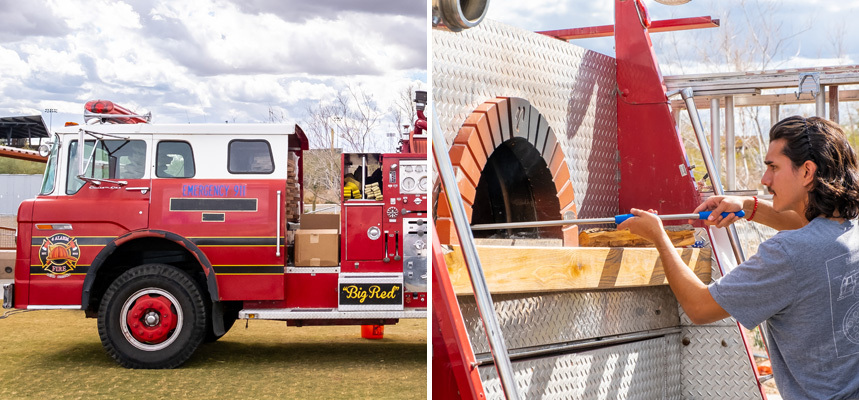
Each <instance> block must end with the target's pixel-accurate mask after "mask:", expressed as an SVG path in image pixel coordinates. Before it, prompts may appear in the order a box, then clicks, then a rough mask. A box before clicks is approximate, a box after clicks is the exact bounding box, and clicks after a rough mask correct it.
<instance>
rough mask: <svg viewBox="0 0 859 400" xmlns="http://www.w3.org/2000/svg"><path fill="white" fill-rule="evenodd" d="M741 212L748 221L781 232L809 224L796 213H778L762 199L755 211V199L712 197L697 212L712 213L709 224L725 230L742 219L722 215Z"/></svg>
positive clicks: (790, 211)
mask: <svg viewBox="0 0 859 400" xmlns="http://www.w3.org/2000/svg"><path fill="white" fill-rule="evenodd" d="M740 210H743V211H744V212H745V213H746V218H747V219H748V218H752V221H754V222H757V223H759V224H763V225H766V226H769V227H770V228H773V229H776V230H779V231H783V230H791V229H799V228H802V227H803V226H805V225H806V224H808V221H807V220H806V219H805V217H804V216H802V215H799V214H797V213H796V212H795V211H793V210H787V211H781V212H779V211H776V210H774V209H773V206H772V203H771V202H769V201H767V200H763V199H760V198H758V208H757V210H755V198H754V197H747V196H712V197H710V198H708V199H707V200H705V201H704V202H703V203H701V204H700V205H699V206H698V208H696V209H695V212H699V211H712V214H710V219H709V220H707V224H709V225H716V227H719V228H724V227H726V226H728V225H730V224H733V223H734V222H736V221H737V220H738V219H740V218H739V217H737V216H735V215H730V216H727V217H724V218H723V217H722V215H721V214H722V213H723V212H735V211H740Z"/></svg>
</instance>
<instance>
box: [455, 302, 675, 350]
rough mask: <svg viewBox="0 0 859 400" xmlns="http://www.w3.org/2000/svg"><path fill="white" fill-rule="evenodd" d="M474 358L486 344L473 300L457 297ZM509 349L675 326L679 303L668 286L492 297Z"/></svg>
mask: <svg viewBox="0 0 859 400" xmlns="http://www.w3.org/2000/svg"><path fill="white" fill-rule="evenodd" d="M458 300H459V306H460V308H461V310H462V317H463V321H464V322H465V327H466V330H467V331H468V335H469V338H470V339H471V346H472V348H473V349H474V353H475V354H480V353H488V352H489V344H488V342H487V341H486V334H485V333H484V332H485V331H484V330H483V325H482V323H481V321H480V318H479V316H478V313H477V305H476V303H475V301H474V297H473V296H460V297H458ZM492 300H493V301H494V303H495V311H496V313H497V315H498V322H499V324H500V325H501V331H502V334H503V336H504V340H505V342H506V343H507V348H508V349H520V348H525V347H532V346H541V345H547V344H555V343H565V342H570V341H576V340H584V339H591V338H596V337H601V336H610V335H618V334H622V333H631V332H640V331H647V330H653V329H660V328H667V327H674V326H678V324H679V317H678V315H677V301H676V300H675V299H674V295H673V294H671V290H670V289H669V288H668V287H667V286H658V287H648V288H636V289H624V290H603V291H590V292H555V293H542V294H517V295H512V294H509V295H494V296H492Z"/></svg>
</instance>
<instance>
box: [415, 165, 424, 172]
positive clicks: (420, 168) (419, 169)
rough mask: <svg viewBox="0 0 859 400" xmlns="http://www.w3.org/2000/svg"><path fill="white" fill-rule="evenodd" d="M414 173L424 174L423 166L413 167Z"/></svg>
mask: <svg viewBox="0 0 859 400" xmlns="http://www.w3.org/2000/svg"><path fill="white" fill-rule="evenodd" d="M415 172H424V166H423V165H416V166H415Z"/></svg>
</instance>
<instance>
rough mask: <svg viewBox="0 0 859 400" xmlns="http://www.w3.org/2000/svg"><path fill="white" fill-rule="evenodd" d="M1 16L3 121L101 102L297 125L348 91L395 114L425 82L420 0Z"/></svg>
mask: <svg viewBox="0 0 859 400" xmlns="http://www.w3.org/2000/svg"><path fill="white" fill-rule="evenodd" d="M0 21H2V22H0V116H11V115H33V114H38V113H43V114H44V109H46V108H55V109H57V110H58V111H59V112H58V113H57V114H55V115H54V116H53V124H54V126H55V127H57V126H60V124H61V123H62V122H65V121H68V120H72V121H78V122H80V121H81V120H82V119H83V117H82V112H83V104H84V103H86V102H87V101H88V100H93V99H108V100H112V101H114V102H116V103H117V104H120V105H123V106H126V107H127V108H129V109H132V110H134V111H137V112H146V111H151V112H152V114H153V121H156V122H161V123H188V122H190V123H203V122H208V123H216V122H224V121H230V122H264V121H266V120H268V118H269V109H270V108H271V109H272V110H273V111H275V113H276V114H278V115H280V116H283V117H284V118H285V119H286V120H288V121H300V120H302V118H304V117H305V110H306V109H307V106H308V105H310V104H316V103H319V102H322V103H324V102H328V101H331V99H332V98H333V97H334V96H335V95H336V94H337V93H338V92H340V91H342V90H343V89H344V88H346V87H347V86H350V85H351V86H352V87H355V88H358V89H359V90H363V91H364V92H366V93H368V94H370V95H372V96H373V98H374V99H375V100H376V101H377V103H378V106H379V108H380V109H382V110H388V109H390V107H391V104H392V102H393V101H395V100H396V98H397V96H399V94H400V93H401V92H402V91H403V90H404V88H406V87H408V86H409V85H410V84H411V85H417V86H420V87H422V88H424V89H425V88H426V82H427V72H426V71H427V39H426V38H427V26H428V23H427V3H426V0H360V1H352V0H317V1H305V0H182V1H161V0H159V1H147V0H115V1H111V0H93V1H83V0H26V1H20V0H0ZM49 119H50V117H48V116H46V118H45V120H46V122H47V121H48V120H49ZM385 124H386V125H388V124H390V127H388V126H385V127H383V128H380V129H382V131H383V132H388V131H390V130H391V129H393V128H392V127H393V126H394V123H393V122H388V121H387V118H386V121H385Z"/></svg>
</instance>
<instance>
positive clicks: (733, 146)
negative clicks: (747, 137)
mask: <svg viewBox="0 0 859 400" xmlns="http://www.w3.org/2000/svg"><path fill="white" fill-rule="evenodd" d="M725 172H726V174H727V176H728V190H737V142H736V139H735V137H734V96H725Z"/></svg>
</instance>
